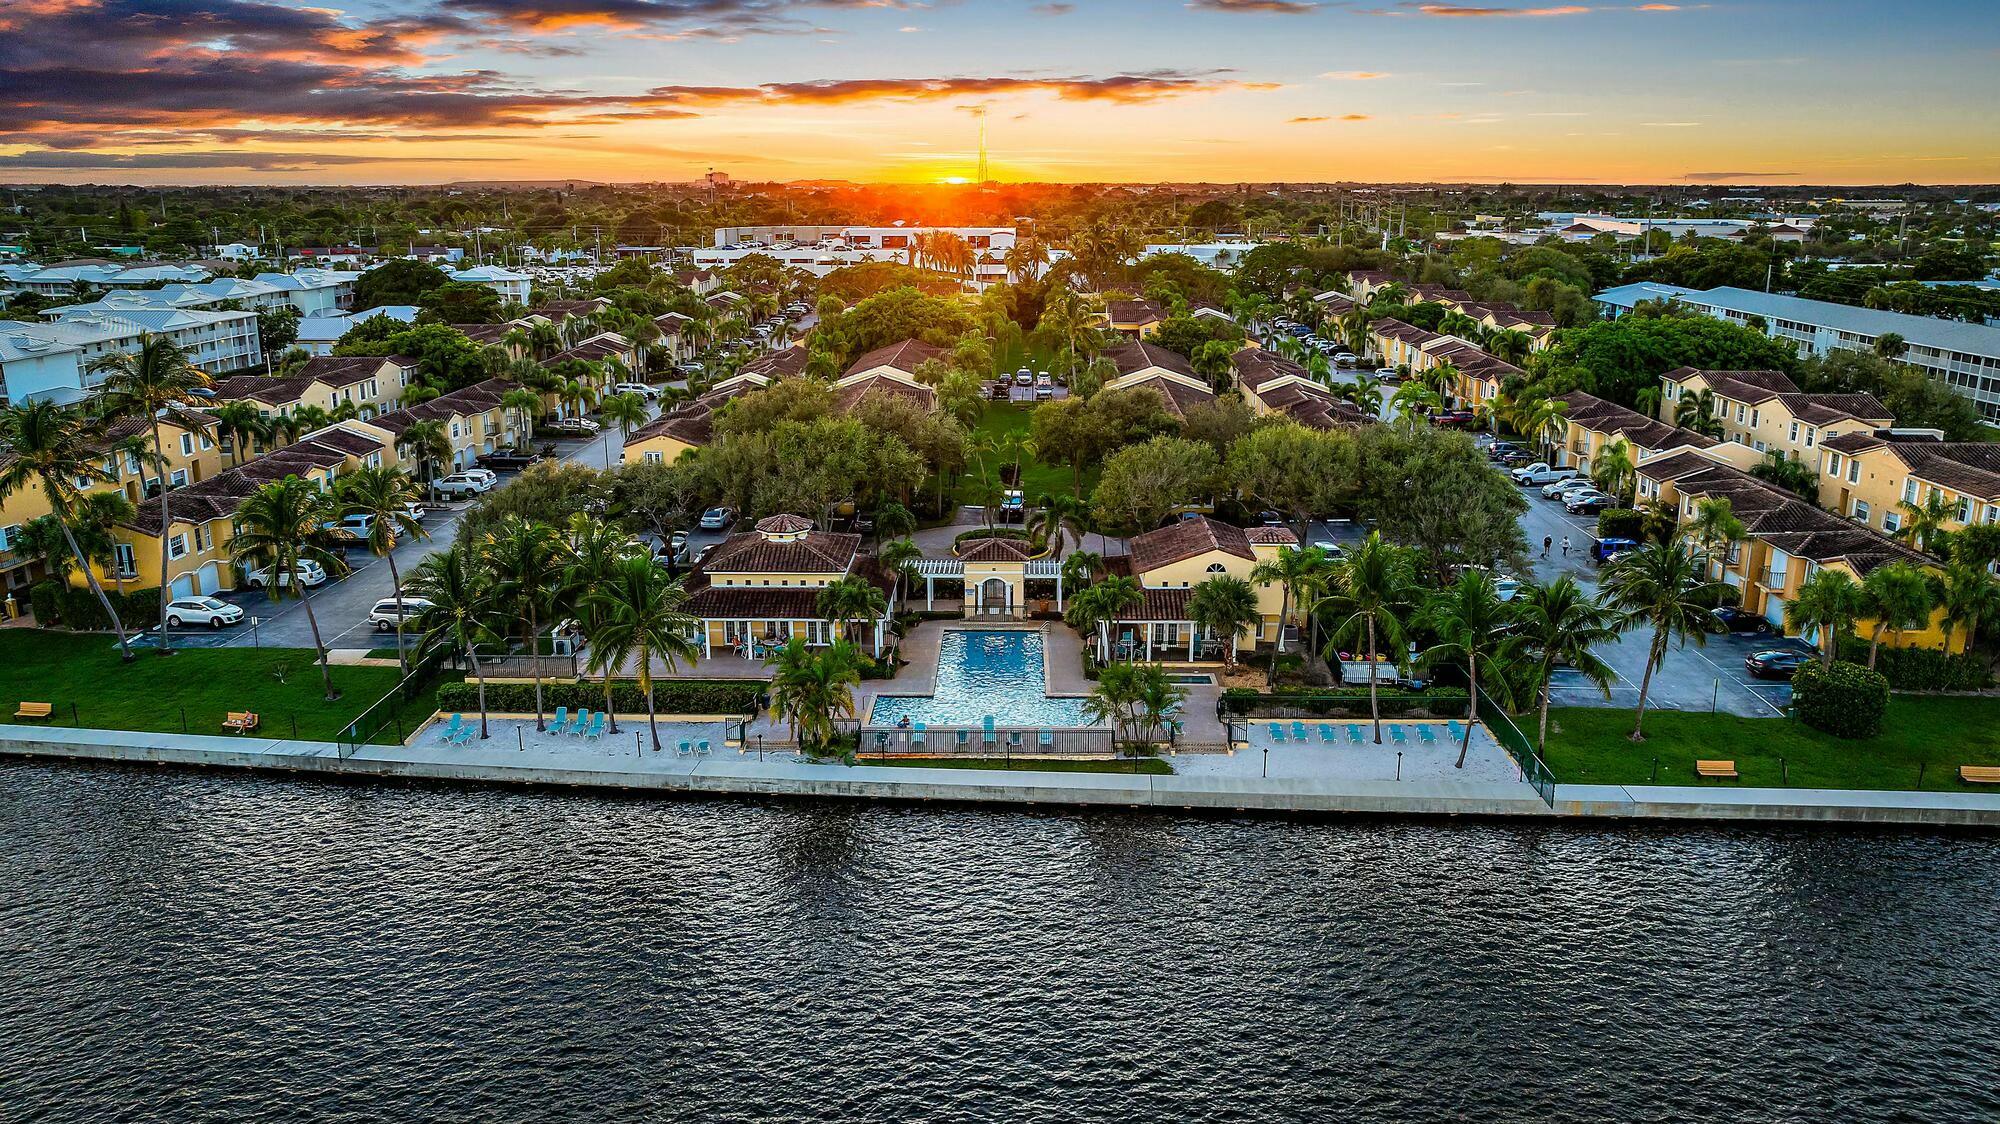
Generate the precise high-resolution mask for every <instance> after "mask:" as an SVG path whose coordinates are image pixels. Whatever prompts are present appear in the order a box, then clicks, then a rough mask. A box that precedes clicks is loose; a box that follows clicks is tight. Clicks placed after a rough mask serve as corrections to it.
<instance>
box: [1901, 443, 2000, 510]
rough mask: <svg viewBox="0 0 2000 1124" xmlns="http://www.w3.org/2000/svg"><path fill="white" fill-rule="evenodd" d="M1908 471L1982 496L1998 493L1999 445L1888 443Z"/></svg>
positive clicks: (1970, 493) (1958, 489) (1999, 476)
mask: <svg viewBox="0 0 2000 1124" xmlns="http://www.w3.org/2000/svg"><path fill="white" fill-rule="evenodd" d="M1889 448H1890V449H1892V450H1893V451H1894V452H1895V454H1896V456H1897V457H1898V458H1899V459H1900V460H1902V462H1903V463H1904V464H1906V465H1908V466H1909V469H1910V472H1911V474H1912V475H1915V476H1921V477H1922V478H1924V479H1925V480H1928V481H1930V482H1931V483H1933V484H1942V485H1944V486H1945V487H1947V488H1950V489H1951V490H1952V491H1954V492H1959V493H1962V494H1964V495H1969V496H1976V497H1978V498H1979V499H1982V500H1990V499H1994V498H1996V497H2000V446H1995V445H1989V444H1987V443H1985V442H1977V441H1895V442H1890V443H1889Z"/></svg>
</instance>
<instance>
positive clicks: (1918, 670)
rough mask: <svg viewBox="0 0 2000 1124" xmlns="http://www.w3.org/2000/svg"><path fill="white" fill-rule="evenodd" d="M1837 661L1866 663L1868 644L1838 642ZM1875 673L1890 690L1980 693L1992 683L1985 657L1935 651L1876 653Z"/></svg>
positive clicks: (1848, 640) (1882, 650)
mask: <svg viewBox="0 0 2000 1124" xmlns="http://www.w3.org/2000/svg"><path fill="white" fill-rule="evenodd" d="M1840 658H1841V659H1843V660H1846V661H1848V662H1849V663H1859V664H1865V663H1867V662H1868V642H1867V641H1865V640H1860V639H1855V638H1852V637H1848V638H1843V639H1842V640H1841V642H1840ZM1875 670H1876V671H1879V672H1881V673H1882V675H1883V677H1884V678H1886V679H1887V680H1888V681H1889V689H1890V690H1893V691H1979V690H1984V689H1985V688H1986V687H1987V686H1989V685H1990V684H1991V683H1992V682H1993V676H1992V674H1991V671H1990V665H1989V664H1988V663H1987V662H1986V657H1984V656H1981V655H1979V654H1978V653H1971V654H1965V655H1956V656H1954V655H1948V654H1946V653H1944V652H1942V651H1939V650H1938V649H1936V648H1891V647H1889V646H1888V645H1886V644H1885V645H1883V646H1882V647H1881V648H1880V649H1879V650H1877V651H1876V653H1875Z"/></svg>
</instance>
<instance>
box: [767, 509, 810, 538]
mask: <svg viewBox="0 0 2000 1124" xmlns="http://www.w3.org/2000/svg"><path fill="white" fill-rule="evenodd" d="M756 527H757V530H758V531H759V532H761V533H763V534H767V535H794V534H797V533H799V532H800V531H810V530H812V529H813V524H812V520H810V519H806V518H804V517H802V516H798V515H792V514H790V513H784V514H779V515H766V516H765V517H764V518H762V519H759V520H757V523H756Z"/></svg>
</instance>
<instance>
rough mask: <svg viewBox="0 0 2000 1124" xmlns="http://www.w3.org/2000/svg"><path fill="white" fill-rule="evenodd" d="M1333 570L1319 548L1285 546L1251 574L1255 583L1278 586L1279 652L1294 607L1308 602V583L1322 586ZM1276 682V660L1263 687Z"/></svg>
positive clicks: (1283, 646) (1325, 554) (1282, 648)
mask: <svg viewBox="0 0 2000 1124" xmlns="http://www.w3.org/2000/svg"><path fill="white" fill-rule="evenodd" d="M1330 569H1331V563H1330V560H1329V559H1328V557H1327V553H1326V551H1324V550H1321V549H1320V548H1319V547H1316V546H1309V547H1305V548H1304V549H1296V548H1293V547H1289V546H1286V547H1280V548H1278V555H1277V557H1275V558H1270V559H1267V560H1265V561H1263V562H1259V563H1257V565H1256V566H1255V567H1254V568H1253V569H1252V570H1251V571H1250V580H1251V581H1253V582H1257V583H1259V584H1262V585H1269V584H1271V583H1272V582H1277V583H1278V585H1279V590H1280V593H1279V600H1278V643H1277V651H1279V652H1283V651H1284V650H1285V629H1286V628H1287V627H1288V626H1289V625H1290V624H1291V623H1292V606H1293V605H1294V604H1304V602H1305V598H1304V597H1303V596H1301V591H1302V590H1303V589H1304V588H1305V587H1306V585H1307V584H1309V583H1313V582H1320V583H1322V584H1323V583H1324V581H1325V579H1326V577H1327V575H1328V574H1329V572H1330ZM1277 681H1278V661H1277V660H1276V659H1273V660H1272V661H1271V668H1270V673H1269V675H1268V676H1267V677H1266V678H1265V680H1264V685H1265V686H1267V687H1268V686H1271V685H1273V684H1275V683H1277Z"/></svg>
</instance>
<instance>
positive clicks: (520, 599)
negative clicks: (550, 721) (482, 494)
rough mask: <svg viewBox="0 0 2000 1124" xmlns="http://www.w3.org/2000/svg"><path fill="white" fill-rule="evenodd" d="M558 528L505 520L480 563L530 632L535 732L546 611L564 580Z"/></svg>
mask: <svg viewBox="0 0 2000 1124" xmlns="http://www.w3.org/2000/svg"><path fill="white" fill-rule="evenodd" d="M557 546H558V544H557V540H556V534H555V529H554V528H552V527H550V526H549V525H548V524H546V523H533V522H530V521H528V520H526V519H523V518H522V517H520V516H518V515H508V516H504V517H503V518H502V519H501V520H500V525H499V526H498V527H496V528H495V529H494V531H493V533H492V534H491V535H489V536H488V537H487V539H486V541H485V542H484V543H482V544H481V545H480V552H479V553H480V560H481V562H482V564H483V565H484V566H485V567H486V568H487V570H488V571H490V572H491V573H492V575H493V579H494V581H493V598H494V600H495V601H496V602H497V603H498V604H500V605H501V606H503V607H504V608H506V609H507V610H509V612H510V613H511V614H512V615H513V617H514V619H515V620H518V621H521V622H522V624H523V625H524V626H525V627H526V629H527V637H526V639H527V641H528V660H529V666H530V667H531V668H532V669H533V674H534V679H535V729H537V730H543V729H547V726H546V725H545V724H544V723H543V721H542V660H541V655H542V652H541V638H542V628H541V613H542V611H543V610H544V609H546V608H547V607H548V606H549V604H550V596H549V595H550V593H551V591H553V590H554V589H555V588H556V585H557V583H558V582H559V581H560V580H561V578H562V567H563V558H562V555H561V554H560V553H559V552H558V549H557Z"/></svg>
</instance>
